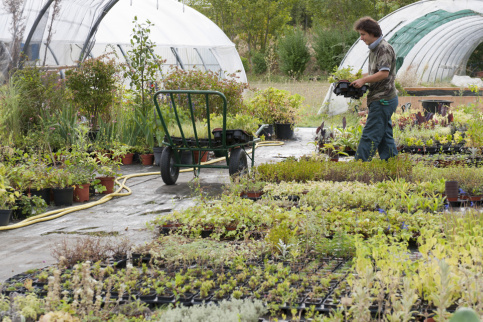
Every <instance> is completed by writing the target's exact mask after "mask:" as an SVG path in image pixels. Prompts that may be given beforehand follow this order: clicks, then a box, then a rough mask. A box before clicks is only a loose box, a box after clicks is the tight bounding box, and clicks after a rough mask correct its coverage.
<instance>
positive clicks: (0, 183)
mask: <svg viewBox="0 0 483 322" xmlns="http://www.w3.org/2000/svg"><path fill="white" fill-rule="evenodd" d="M6 174H7V168H6V167H5V166H4V165H3V164H2V163H0V209H12V207H13V204H14V203H15V199H16V198H18V197H19V196H20V193H19V192H18V191H13V190H12V188H11V187H10V186H9V183H8V181H7V180H6V178H5V177H6Z"/></svg>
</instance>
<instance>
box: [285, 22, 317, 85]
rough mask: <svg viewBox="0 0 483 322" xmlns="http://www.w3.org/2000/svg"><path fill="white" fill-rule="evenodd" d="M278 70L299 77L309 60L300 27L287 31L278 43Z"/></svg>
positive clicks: (307, 49)
mask: <svg viewBox="0 0 483 322" xmlns="http://www.w3.org/2000/svg"><path fill="white" fill-rule="evenodd" d="M278 56H279V58H280V70H281V71H282V72H284V73H285V74H287V75H289V76H290V77H295V78H296V79H299V78H300V76H301V75H302V74H303V73H304V71H305V68H306V67H307V63H308V62H309V60H310V53H309V48H308V47H307V39H306V38H305V35H304V32H303V31H302V30H300V29H296V30H294V31H291V32H289V33H288V34H287V35H286V36H285V38H282V39H281V40H280V41H279V43H278Z"/></svg>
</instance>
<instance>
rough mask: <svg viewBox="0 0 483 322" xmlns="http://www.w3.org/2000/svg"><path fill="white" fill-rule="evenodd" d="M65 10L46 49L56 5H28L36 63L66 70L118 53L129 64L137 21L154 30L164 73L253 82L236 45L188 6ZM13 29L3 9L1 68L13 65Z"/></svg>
mask: <svg viewBox="0 0 483 322" xmlns="http://www.w3.org/2000/svg"><path fill="white" fill-rule="evenodd" d="M60 8H61V9H60V12H59V16H58V17H57V18H56V19H54V22H53V24H52V29H53V33H52V40H51V42H50V45H49V48H46V46H45V43H46V39H47V36H48V29H49V26H50V25H51V23H52V12H53V0H42V1H40V0H26V2H25V6H24V10H23V16H24V17H25V26H26V30H25V34H24V37H23V39H24V40H23V44H24V43H25V41H26V40H27V39H28V38H30V41H29V45H28V47H26V48H25V51H26V52H27V53H28V56H29V58H30V59H33V60H35V59H40V60H41V61H42V60H43V57H44V55H45V53H46V52H47V60H46V64H47V65H61V66H63V65H73V64H75V63H76V62H77V61H79V60H80V59H82V57H87V56H90V57H96V56H98V55H100V54H102V53H104V52H113V51H115V52H116V53H117V56H118V57H119V58H120V59H121V60H122V61H124V59H123V53H122V52H123V51H124V52H126V51H128V50H129V47H130V39H131V34H132V32H133V31H132V30H133V27H134V25H133V23H132V21H133V19H134V16H137V17H138V22H140V23H143V22H145V21H146V20H150V21H151V23H153V24H154V27H153V28H151V34H150V38H151V40H152V41H153V42H155V43H156V45H157V47H156V50H155V52H156V53H157V54H159V55H161V57H162V58H163V59H165V60H166V63H165V64H164V65H163V66H162V69H163V71H162V72H163V73H167V72H169V68H170V66H173V65H175V66H179V67H182V68H184V69H192V68H199V69H202V70H212V71H215V72H216V73H219V74H220V76H222V77H226V76H227V74H232V73H235V74H236V76H237V77H238V78H239V80H240V81H244V82H246V81H247V79H246V74H245V70H244V68H243V64H242V62H241V59H240V56H239V55H238V52H237V50H236V48H235V45H234V44H233V43H232V42H231V41H230V39H229V38H228V37H227V36H226V35H225V34H224V33H223V31H222V30H221V29H220V28H218V26H216V24H214V23H213V22H212V21H211V20H209V19H208V18H206V17H205V16H204V15H202V14H200V13H199V12H197V11H196V10H194V9H192V8H190V7H188V6H186V5H184V4H183V3H180V2H177V1H174V0H62V1H61V6H60ZM42 9H47V10H46V11H45V14H44V15H41V14H40V13H41V12H42ZM36 21H37V22H38V24H36ZM10 25H11V15H10V14H8V13H6V12H5V9H4V8H3V7H2V6H0V42H1V43H0V45H2V46H0V66H2V62H3V66H5V62H8V60H9V56H8V54H9V50H10V51H11V48H10V45H11V40H12V35H11V31H10V30H9V27H10ZM97 27H98V28H97ZM29 34H30V36H31V37H29ZM2 48H3V50H2ZM6 49H8V50H6ZM46 49H47V50H46Z"/></svg>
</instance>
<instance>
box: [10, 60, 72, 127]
mask: <svg viewBox="0 0 483 322" xmlns="http://www.w3.org/2000/svg"><path fill="white" fill-rule="evenodd" d="M9 86H13V87H14V88H15V89H14V92H13V93H12V94H13V95H11V96H10V99H11V101H10V103H9V104H8V105H7V106H6V107H7V108H9V109H12V110H10V111H9V113H13V115H16V117H18V120H17V122H19V125H16V128H18V127H20V129H21V133H22V134H25V133H27V132H28V131H29V130H32V129H36V127H37V126H38V125H39V123H40V117H41V116H42V115H43V114H44V113H47V112H48V113H50V114H52V113H54V112H55V111H58V110H61V109H62V107H63V105H64V103H65V100H66V99H67V97H68V93H67V91H66V90H65V86H64V83H63V82H62V81H60V80H59V76H58V75H57V73H54V72H45V71H42V70H41V69H40V68H37V67H35V66H33V67H30V66H29V67H25V68H24V69H21V70H18V71H17V72H16V73H15V74H14V75H13V76H12V78H11V81H10V83H9ZM15 92H16V93H17V95H18V96H16V95H15V94H14V93H15ZM17 99H18V103H17V102H15V100H17ZM16 106H17V108H20V110H19V111H15V110H13V109H15V108H16Z"/></svg>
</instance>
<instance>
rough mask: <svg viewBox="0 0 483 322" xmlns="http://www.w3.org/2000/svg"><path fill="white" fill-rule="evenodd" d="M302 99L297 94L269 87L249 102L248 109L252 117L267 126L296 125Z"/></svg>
mask: <svg viewBox="0 0 483 322" xmlns="http://www.w3.org/2000/svg"><path fill="white" fill-rule="evenodd" d="M303 100H304V98H303V97H302V96H300V95H299V94H294V95H290V92H288V91H284V90H280V89H276V88H273V87H269V88H267V89H265V90H263V91H258V92H257V94H256V95H255V96H254V97H253V98H252V99H251V100H250V102H249V108H250V111H251V113H252V115H253V116H254V117H257V118H260V119H261V120H262V121H264V122H265V123H267V124H273V123H292V124H293V123H296V122H297V121H298V120H299V119H300V115H299V111H300V108H301V106H302V102H303Z"/></svg>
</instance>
